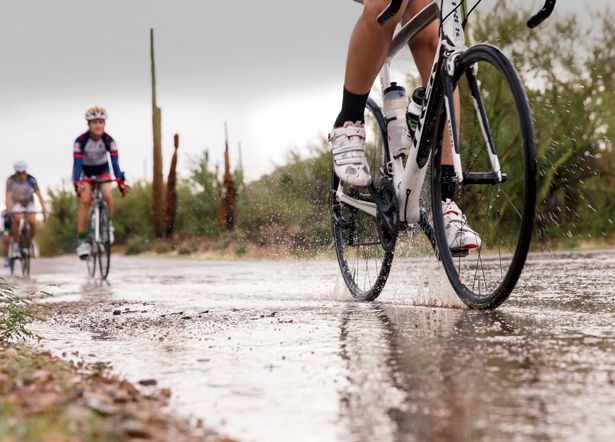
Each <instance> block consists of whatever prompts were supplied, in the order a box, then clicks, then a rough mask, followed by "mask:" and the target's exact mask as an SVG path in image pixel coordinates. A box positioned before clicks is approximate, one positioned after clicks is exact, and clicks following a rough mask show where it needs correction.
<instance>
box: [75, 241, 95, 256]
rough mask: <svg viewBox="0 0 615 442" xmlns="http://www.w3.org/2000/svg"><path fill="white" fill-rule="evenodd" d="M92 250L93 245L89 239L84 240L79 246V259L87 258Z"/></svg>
mask: <svg viewBox="0 0 615 442" xmlns="http://www.w3.org/2000/svg"><path fill="white" fill-rule="evenodd" d="M91 252H92V245H91V244H90V243H89V242H88V241H83V242H82V243H81V244H79V245H78V246H77V256H79V259H87V258H88V256H90V253H91Z"/></svg>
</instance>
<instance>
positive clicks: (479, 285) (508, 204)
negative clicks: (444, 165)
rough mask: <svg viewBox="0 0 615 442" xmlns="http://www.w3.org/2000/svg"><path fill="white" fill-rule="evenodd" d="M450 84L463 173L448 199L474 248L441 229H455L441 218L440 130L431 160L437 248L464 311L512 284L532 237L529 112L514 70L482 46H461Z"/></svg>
mask: <svg viewBox="0 0 615 442" xmlns="http://www.w3.org/2000/svg"><path fill="white" fill-rule="evenodd" d="M452 83H453V86H454V88H456V91H457V93H458V94H459V101H458V102H457V103H456V106H455V107H456V108H457V109H458V111H459V114H458V115H459V121H458V123H459V124H458V128H457V132H458V137H459V154H460V157H461V164H462V168H463V172H464V179H463V182H462V183H461V184H459V183H457V184H456V186H455V187H456V190H455V197H454V200H455V202H456V203H457V205H458V206H459V208H460V209H461V210H462V211H463V214H464V215H465V225H463V228H464V229H466V228H468V229H471V230H473V231H474V232H476V233H477V234H478V236H479V237H480V240H476V241H474V243H475V244H474V245H476V246H477V247H476V248H474V249H463V248H460V247H459V245H458V244H456V245H455V244H454V243H455V240H454V239H453V238H454V235H453V238H450V236H451V234H450V233H449V237H447V229H451V231H453V232H454V231H455V229H454V226H453V225H449V226H447V225H445V223H446V221H445V219H444V217H443V205H442V202H441V201H442V199H441V196H442V181H441V157H442V133H443V131H442V130H440V131H438V134H437V135H438V136H439V138H438V139H437V140H436V146H437V148H436V149H434V156H433V162H432V201H433V216H434V225H435V230H436V237H437V243H438V250H439V254H440V258H441V260H442V264H443V266H444V269H445V271H446V274H447V275H448V279H449V281H450V282H451V284H452V286H453V288H454V289H455V291H456V292H457V294H458V295H459V297H460V298H461V300H462V301H463V302H464V303H465V304H466V305H468V306H469V307H471V308H477V309H493V308H496V307H497V306H499V305H500V304H501V303H502V302H504V301H505V300H506V298H507V297H508V296H509V295H510V293H511V292H512V290H513V289H514V287H515V285H516V284H517V281H518V279H519V277H520V275H521V271H522V269H523V266H524V264H525V261H526V257H527V253H528V250H529V246H530V241H531V237H532V229H533V223H534V213H535V203H536V158H535V156H536V153H535V152H536V146H535V139H534V131H533V127H532V120H531V114H530V108H529V105H528V102H527V98H526V96H525V92H524V89H523V86H522V84H521V81H520V80H519V77H518V74H517V72H516V70H515V68H514V67H513V65H512V64H511V62H510V61H509V60H508V59H507V58H506V56H505V55H504V54H503V53H502V52H501V51H500V50H499V49H497V48H495V47H493V46H490V45H486V44H479V45H475V46H473V47H471V48H470V49H468V50H467V51H466V52H465V53H464V54H463V55H462V56H461V58H460V60H459V64H458V66H457V69H456V73H455V75H454V77H453V78H452ZM443 120H444V118H442V119H441V125H440V126H441V129H443V127H442V126H443ZM457 222H459V221H457ZM451 242H452V243H453V244H454V245H452V248H451V246H450V243H451ZM468 252H469V253H468Z"/></svg>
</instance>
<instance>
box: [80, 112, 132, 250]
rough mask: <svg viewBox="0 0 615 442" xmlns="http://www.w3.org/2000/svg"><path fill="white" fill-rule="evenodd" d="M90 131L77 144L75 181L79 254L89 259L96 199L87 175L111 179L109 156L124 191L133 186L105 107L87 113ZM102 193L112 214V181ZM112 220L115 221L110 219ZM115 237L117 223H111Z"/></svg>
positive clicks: (82, 135)
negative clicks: (90, 224) (92, 209)
mask: <svg viewBox="0 0 615 442" xmlns="http://www.w3.org/2000/svg"><path fill="white" fill-rule="evenodd" d="M85 119H86V121H87V122H88V131H87V132H85V133H83V134H81V135H79V137H77V139H76V140H75V144H74V145H73V183H74V185H75V192H76V193H77V196H78V197H79V208H78V210H77V235H78V242H79V245H78V246H77V255H79V257H80V258H81V259H85V258H86V257H87V256H88V255H89V254H90V249H91V245H90V244H89V243H88V241H87V232H88V214H89V210H90V204H91V202H92V187H91V186H90V185H89V184H87V183H85V182H83V181H82V179H83V178H99V179H105V178H110V175H109V174H110V168H109V159H111V166H112V168H113V174H114V175H115V178H117V179H118V180H120V181H119V183H118V184H119V187H120V192H121V193H122V195H125V194H126V193H127V192H128V191H129V189H130V188H129V187H128V186H127V185H126V183H125V182H124V174H123V172H122V170H121V169H120V163H119V157H118V149H117V145H116V144H115V141H114V140H113V138H111V136H110V135H109V134H107V133H106V132H105V124H106V120H107V112H106V111H105V108H103V107H92V108H90V109H88V110H87V112H86V113H85ZM102 192H103V196H104V199H105V202H106V203H107V208H108V209H109V217H111V216H112V214H113V198H112V196H111V186H110V185H109V183H105V184H103V185H102ZM110 221H111V220H110ZM110 227H111V238H113V224H111V226H110Z"/></svg>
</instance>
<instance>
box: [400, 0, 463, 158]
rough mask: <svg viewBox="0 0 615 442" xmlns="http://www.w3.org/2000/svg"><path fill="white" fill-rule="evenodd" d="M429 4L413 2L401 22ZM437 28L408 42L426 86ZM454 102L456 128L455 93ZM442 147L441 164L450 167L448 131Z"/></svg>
mask: <svg viewBox="0 0 615 442" xmlns="http://www.w3.org/2000/svg"><path fill="white" fill-rule="evenodd" d="M429 3H431V0H415V1H414V2H413V3H412V4H411V5H410V6H409V7H408V8H407V10H406V13H405V14H404V18H403V22H404V23H407V22H408V21H409V20H410V19H411V18H412V17H413V16H414V15H416V13H418V12H419V11H420V10H421V9H423V8H424V7H425V6H427V5H428V4H429ZM439 27H440V22H439V21H437V20H436V21H434V22H432V23H431V24H430V25H429V26H427V27H426V28H425V29H424V30H423V31H421V32H420V33H419V34H418V35H417V36H416V37H414V38H413V39H412V41H410V43H409V46H410V50H411V51H412V56H413V57H414V62H415V63H416V67H417V68H418V70H419V75H420V76H421V82H422V84H423V85H426V84H427V82H428V81H429V77H430V75H431V69H432V67H433V61H434V58H435V56H436V51H437V50H438V44H439V38H440V35H439ZM455 101H456V113H455V118H456V120H457V127H459V96H458V94H457V92H455ZM443 143H444V146H443V148H442V164H443V165H448V166H452V165H453V156H452V148H451V141H450V136H449V132H448V130H445V131H444V139H443Z"/></svg>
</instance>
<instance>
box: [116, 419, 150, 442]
mask: <svg viewBox="0 0 615 442" xmlns="http://www.w3.org/2000/svg"><path fill="white" fill-rule="evenodd" d="M122 432H123V433H124V434H125V435H126V436H128V437H135V438H140V439H150V438H151V437H152V434H151V433H150V432H149V430H148V429H147V427H146V426H145V425H144V424H142V423H141V422H139V421H135V420H129V421H126V422H124V423H123V424H122Z"/></svg>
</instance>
